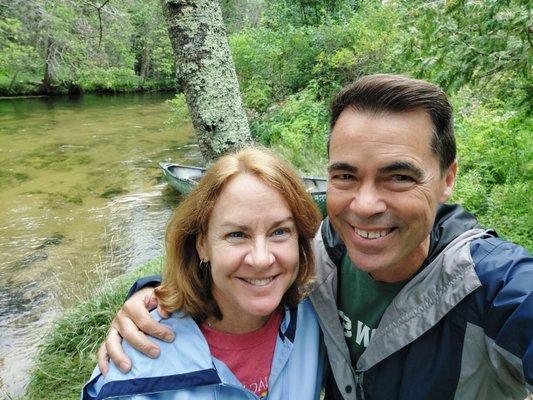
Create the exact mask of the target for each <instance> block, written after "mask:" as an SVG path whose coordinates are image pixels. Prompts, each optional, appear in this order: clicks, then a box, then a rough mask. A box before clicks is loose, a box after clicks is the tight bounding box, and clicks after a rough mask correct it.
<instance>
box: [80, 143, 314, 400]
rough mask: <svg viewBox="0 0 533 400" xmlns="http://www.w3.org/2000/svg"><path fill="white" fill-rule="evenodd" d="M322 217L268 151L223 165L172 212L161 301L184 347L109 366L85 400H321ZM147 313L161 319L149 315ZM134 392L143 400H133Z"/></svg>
mask: <svg viewBox="0 0 533 400" xmlns="http://www.w3.org/2000/svg"><path fill="white" fill-rule="evenodd" d="M319 222H320V213H319V211H318V209H317V207H316V205H315V204H314V202H313V200H312V199H311V197H310V196H309V194H308V193H307V192H306V190H305V187H304V186H303V184H302V182H301V181H300V178H299V177H298V176H297V174H296V173H295V171H294V170H293V169H292V168H291V167H289V166H288V165H287V164H286V163H284V162H283V161H281V160H280V159H279V158H277V157H275V156H273V155H272V154H271V153H269V152H267V151H265V150H258V149H246V150H243V151H240V152H238V153H236V154H233V155H228V156H225V157H222V158H221V159H219V160H218V161H217V162H216V163H215V164H214V165H213V166H212V167H211V168H210V169H209V170H208V171H207V173H206V174H205V176H204V177H203V178H202V180H201V181H200V183H199V184H198V186H197V187H196V188H195V189H194V190H193V192H192V193H191V194H190V195H189V196H188V197H187V198H186V199H184V201H183V202H182V203H181V204H180V206H179V207H178V208H177V209H176V211H175V212H174V215H173V216H172V218H171V220H170V222H169V224H168V227H167V233H166V253H167V263H166V266H165V270H164V274H163V284H162V286H161V287H160V288H159V289H157V296H158V298H159V304H160V305H162V306H163V308H165V309H167V310H169V311H172V312H173V315H172V316H171V317H170V318H169V319H167V320H164V321H163V323H165V324H167V325H168V326H170V327H171V328H172V329H173V330H174V332H175V334H176V336H177V337H179V338H180V340H177V341H175V342H174V343H165V342H162V341H158V344H159V346H161V356H160V357H159V358H158V359H155V360H154V359H150V358H148V357H146V356H144V355H142V354H141V353H139V352H137V351H136V350H134V349H133V348H131V347H130V346H129V345H128V344H127V343H126V342H124V343H123V347H124V350H125V352H126V353H127V354H128V356H129V357H130V358H132V361H133V365H134V368H133V369H132V370H131V371H130V372H129V373H127V374H122V373H121V372H120V371H119V370H118V369H117V368H116V366H114V365H113V364H111V365H110V369H109V372H108V374H107V375H106V376H105V377H104V376H103V375H101V374H100V372H99V370H98V369H96V371H95V372H94V373H93V376H92V378H91V380H90V381H89V382H88V383H87V384H86V385H85V387H84V389H83V396H82V397H83V398H84V399H94V398H98V399H105V398H111V397H121V398H122V397H129V398H131V397H135V398H143V399H144V398H150V399H178V400H183V399H221V400H226V399H258V398H268V399H279V400H284V399H304V400H305V399H318V398H319V394H320V387H321V380H322V371H323V354H322V353H323V352H322V350H321V349H322V348H321V346H320V345H319V342H320V331H319V327H318V323H317V320H316V318H315V315H314V311H313V310H312V307H311V305H310V304H309V301H308V300H303V301H302V299H303V297H304V295H305V291H306V288H308V287H309V284H310V281H311V278H312V275H313V255H312V250H311V243H310V242H311V239H312V238H313V236H314V234H315V231H316V229H317V227H318V224H319ZM152 316H153V317H154V318H155V319H157V320H161V317H160V316H159V314H158V313H157V312H156V311H153V312H152ZM137 395H139V396H140V397H136V396H137Z"/></svg>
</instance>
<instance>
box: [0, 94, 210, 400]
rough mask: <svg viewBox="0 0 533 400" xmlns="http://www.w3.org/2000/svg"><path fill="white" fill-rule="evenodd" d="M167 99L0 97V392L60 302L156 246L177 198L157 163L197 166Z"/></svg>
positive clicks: (186, 128) (16, 391)
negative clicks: (162, 175)
mask: <svg viewBox="0 0 533 400" xmlns="http://www.w3.org/2000/svg"><path fill="white" fill-rule="evenodd" d="M172 96H173V95H172V94H143V95H142V94H129V95H117V96H94V95H85V96H83V97H81V98H77V99H69V98H47V97H43V98H29V99H2V100H0V332H1V336H0V398H2V397H7V396H8V395H9V396H17V395H20V394H22V393H23V391H24V388H25V385H26V384H27V380H28V371H29V369H30V368H31V365H32V361H31V360H32V357H33V356H34V355H35V352H36V348H37V345H38V343H39V342H40V341H41V340H42V338H43V336H44V335H45V334H46V332H47V330H48V329H49V328H50V326H51V323H52V322H53V320H54V318H55V317H57V316H58V314H59V313H60V312H61V310H63V309H64V308H65V307H68V306H70V305H72V304H73V303H74V302H76V301H77V300H78V299H79V297H80V296H82V295H81V294H82V293H85V292H86V291H87V288H89V287H94V286H95V285H98V282H101V281H102V280H103V279H106V278H110V277H113V276H116V275H118V274H121V273H123V272H125V271H128V270H130V269H133V268H135V267H137V266H139V265H141V264H143V263H144V262H146V261H148V260H150V259H152V258H153V257H155V256H157V255H159V254H161V253H162V249H163V230H164V226H165V222H166V220H167V218H168V216H169V214H170V210H171V209H172V207H174V206H175V205H176V196H175V195H174V194H173V193H172V192H170V191H169V190H168V189H167V188H166V185H165V184H164V183H163V182H162V181H161V178H160V177H161V172H160V170H159V167H158V162H159V161H175V162H180V163H188V164H198V163H199V162H200V155H199V151H198V148H197V146H196V145H195V144H194V139H193V133H192V128H191V126H190V124H188V123H183V124H180V123H179V121H178V123H177V124H176V121H175V122H174V124H172V126H171V124H169V119H170V116H171V114H170V107H169V105H168V103H166V100H167V99H169V98H172ZM176 125H177V127H176Z"/></svg>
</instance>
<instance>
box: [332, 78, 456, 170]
mask: <svg viewBox="0 0 533 400" xmlns="http://www.w3.org/2000/svg"><path fill="white" fill-rule="evenodd" d="M346 108H351V109H352V110H354V111H370V112H403V111H413V110H417V109H421V110H424V111H426V112H427V113H428V114H429V116H430V118H431V121H432V123H433V128H434V129H433V138H432V140H431V148H432V150H433V152H434V153H435V154H436V155H437V156H438V157H439V161H440V169H441V171H442V172H444V171H445V170H446V169H447V168H448V167H449V166H450V165H451V164H452V163H453V161H454V160H455V156H456V145H455V135H454V132H453V115H452V114H453V110H452V106H451V104H450V102H449V101H448V98H447V97H446V94H445V93H444V92H443V91H442V89H441V88H439V87H438V86H435V85H433V84H431V83H429V82H426V81H422V80H419V79H412V78H407V77H405V76H399V75H385V74H380V75H369V76H364V77H362V78H360V79H358V80H357V81H355V82H354V83H352V84H350V85H348V86H346V87H344V88H343V89H342V90H341V91H340V92H339V93H338V94H337V95H336V96H335V98H334V99H333V101H332V103H331V108H330V116H331V117H330V124H329V127H330V133H329V139H328V151H329V142H330V141H331V131H332V130H333V127H334V126H335V123H336V122H337V119H338V118H339V115H340V114H341V113H342V112H343V111H344V110H345V109H346Z"/></svg>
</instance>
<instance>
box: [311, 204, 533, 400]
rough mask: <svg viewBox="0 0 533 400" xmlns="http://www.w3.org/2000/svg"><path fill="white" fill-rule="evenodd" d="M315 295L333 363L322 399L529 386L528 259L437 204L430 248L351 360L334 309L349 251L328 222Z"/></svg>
mask: <svg viewBox="0 0 533 400" xmlns="http://www.w3.org/2000/svg"><path fill="white" fill-rule="evenodd" d="M315 256H316V259H317V273H318V277H317V286H316V288H315V290H314V291H313V293H312V294H311V300H312V303H313V306H314V307H315V310H316V312H317V315H318V318H319V321H320V325H321V328H322V330H323V335H324V342H325V345H326V348H327V353H328V358H329V361H330V368H331V369H330V371H331V373H330V374H329V378H328V382H327V384H326V399H327V400H331V399H339V400H340V399H344V400H348V399H366V400H370V399H378V400H389V399H398V400H425V399H431V400H439V399H442V400H451V399H468V400H471V399H519V400H523V399H524V398H525V397H526V396H527V393H528V390H529V391H531V390H532V388H533V259H532V257H531V256H530V255H529V253H528V252H527V251H526V250H525V249H523V248H522V247H520V246H517V245H515V244H512V243H509V242H506V241H504V240H501V239H498V238H497V237H495V233H494V232H492V231H484V230H482V229H480V227H479V225H478V224H477V222H476V220H475V219H474V217H473V216H471V215H470V214H468V213H467V212H466V211H464V209H462V208H461V207H458V206H444V205H443V206H440V208H439V210H438V214H437V219H436V222H435V225H434V227H433V231H432V232H431V244H430V254H429V257H428V259H427V260H426V262H425V263H424V265H423V266H422V269H421V271H420V272H418V273H417V274H416V275H415V276H414V277H413V278H412V279H411V280H410V281H409V282H408V283H407V284H406V285H405V286H404V287H403V289H402V290H401V291H400V292H399V293H398V295H397V296H396V297H395V299H394V300H393V302H392V303H391V304H390V305H389V307H388V308H387V310H386V311H385V313H384V314H383V317H382V319H381V321H380V323H379V326H378V328H377V329H376V330H375V332H374V333H373V334H372V336H371V339H370V342H369V344H368V347H367V348H366V349H365V351H364V352H363V354H362V355H361V357H360V358H359V360H358V362H357V365H356V366H352V364H351V360H350V354H349V351H348V347H347V345H346V341H345V339H344V331H343V327H342V325H341V323H340V320H339V317H338V315H337V304H336V293H337V284H338V279H337V276H338V270H339V268H340V265H341V262H342V259H343V257H346V248H345V247H344V245H343V244H342V242H341V241H340V239H339V237H338V236H337V235H336V234H335V232H334V231H333V228H332V226H331V224H330V223H329V221H328V220H327V219H326V220H325V221H324V222H323V224H322V228H321V231H320V232H319V234H318V235H317V238H316V239H315Z"/></svg>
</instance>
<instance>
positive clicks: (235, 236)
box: [228, 232, 244, 239]
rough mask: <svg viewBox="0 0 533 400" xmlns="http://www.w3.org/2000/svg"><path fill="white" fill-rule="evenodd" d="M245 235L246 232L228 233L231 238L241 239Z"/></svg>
mask: <svg viewBox="0 0 533 400" xmlns="http://www.w3.org/2000/svg"><path fill="white" fill-rule="evenodd" d="M243 237H244V232H231V233H228V238H230V239H240V238H243Z"/></svg>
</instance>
